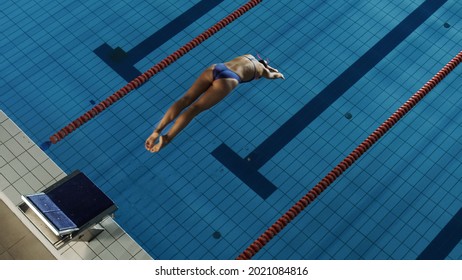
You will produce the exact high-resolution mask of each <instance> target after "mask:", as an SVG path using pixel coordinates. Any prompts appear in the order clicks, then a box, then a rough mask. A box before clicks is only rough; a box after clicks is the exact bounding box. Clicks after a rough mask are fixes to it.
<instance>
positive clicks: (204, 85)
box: [145, 54, 284, 153]
mask: <svg viewBox="0 0 462 280" xmlns="http://www.w3.org/2000/svg"><path fill="white" fill-rule="evenodd" d="M261 77H263V78H266V79H284V75H283V74H281V73H280V72H279V71H278V70H277V69H275V68H273V67H271V66H269V65H268V63H267V62H266V61H265V60H257V59H256V58H255V57H254V56H252V55H250V54H246V55H242V56H238V57H236V58H234V59H233V60H231V61H228V62H225V63H218V64H214V65H212V66H210V67H208V68H207V69H206V70H205V71H204V72H202V74H201V75H200V76H199V78H197V80H196V81H195V82H194V83H193V85H192V86H191V87H190V88H189V90H188V91H187V92H186V93H185V94H184V95H183V97H181V98H180V99H179V100H178V101H176V102H175V103H174V104H173V105H172V106H171V107H170V108H169V109H168V110H167V112H166V113H165V115H164V117H163V118H162V120H161V121H160V122H159V124H158V125H157V127H156V129H154V132H153V133H152V134H151V135H150V136H149V137H148V139H147V140H146V142H145V147H146V149H147V150H148V151H150V152H153V153H155V152H159V151H160V150H161V149H162V148H164V147H165V145H167V144H168V143H170V142H171V141H172V140H173V138H175V136H176V135H178V133H179V132H180V131H181V130H183V129H184V128H185V127H186V126H187V125H188V124H189V122H191V120H192V119H193V118H194V117H195V116H197V115H198V114H200V113H201V112H203V111H205V110H207V109H210V108H211V107H213V106H214V105H215V104H217V103H218V102H220V101H221V100H222V99H223V98H225V97H226V96H227V95H228V94H229V93H230V92H231V91H232V90H233V89H234V88H235V87H237V86H238V85H239V84H240V83H247V82H250V81H253V80H258V79H260V78H261ZM186 108H187V109H186ZM184 109H186V110H185V111H184V112H183V113H182V111H183V110H184ZM175 119H176V120H175ZM173 120H175V123H174V124H173V126H172V127H171V128H170V130H169V131H168V132H167V133H166V134H164V135H161V133H162V130H163V129H164V128H165V127H166V126H167V125H168V124H169V123H171V122H172V121H173ZM156 142H157V143H156Z"/></svg>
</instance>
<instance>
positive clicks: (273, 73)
mask: <svg viewBox="0 0 462 280" xmlns="http://www.w3.org/2000/svg"><path fill="white" fill-rule="evenodd" d="M262 76H263V77H265V78H267V79H283V80H285V77H284V75H283V74H282V73H279V71H278V70H277V69H275V68H273V67H271V66H269V65H268V66H267V67H266V68H265V69H263V75H262Z"/></svg>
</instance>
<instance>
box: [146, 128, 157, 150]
mask: <svg viewBox="0 0 462 280" xmlns="http://www.w3.org/2000/svg"><path fill="white" fill-rule="evenodd" d="M157 138H159V132H157V131H154V132H153V133H152V134H151V135H150V136H149V137H148V139H146V142H145V143H144V147H145V148H146V150H148V151H151V149H152V148H153V146H154V143H155V142H156V141H157Z"/></svg>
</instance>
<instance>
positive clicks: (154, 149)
mask: <svg viewBox="0 0 462 280" xmlns="http://www.w3.org/2000/svg"><path fill="white" fill-rule="evenodd" d="M168 142H169V141H168V137H167V135H162V136H160V137H159V142H158V143H157V144H155V145H154V147H152V149H151V150H150V151H151V153H157V152H158V151H160V150H161V149H162V148H163V147H165V146H166V145H167V144H168Z"/></svg>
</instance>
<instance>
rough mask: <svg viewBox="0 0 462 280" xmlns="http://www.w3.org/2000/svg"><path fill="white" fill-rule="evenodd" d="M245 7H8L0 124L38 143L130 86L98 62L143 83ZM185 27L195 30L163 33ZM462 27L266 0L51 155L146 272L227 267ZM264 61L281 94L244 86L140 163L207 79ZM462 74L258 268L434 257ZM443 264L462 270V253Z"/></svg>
mask: <svg viewBox="0 0 462 280" xmlns="http://www.w3.org/2000/svg"><path fill="white" fill-rule="evenodd" d="M244 3H246V1H237V2H236V1H217V0H202V1H198V0H194V1H180V2H178V1H157V0H156V1H139V0H137V1H123V0H117V1H107V0H103V1H92V0H87V1H83V0H81V1H60V2H56V1H23V0H20V1H11V0H7V1H3V2H2V3H1V4H0V8H1V9H0V15H1V16H0V31H1V34H2V37H1V39H0V40H1V41H0V42H1V44H0V60H1V64H2V67H1V68H0V87H1V88H2V93H1V95H0V102H1V103H0V104H1V105H0V106H1V107H0V109H2V110H4V111H5V112H6V113H7V115H8V116H10V117H11V118H12V119H13V120H14V121H15V122H16V123H17V124H18V125H19V126H20V127H21V128H22V129H23V130H24V131H25V132H26V133H27V134H28V135H30V137H31V138H32V140H34V141H35V142H37V143H45V142H46V141H48V139H49V137H50V136H51V135H52V134H54V133H55V132H56V131H58V130H59V129H61V128H62V127H64V126H65V125H67V124H68V123H69V122H71V121H72V120H74V119H76V118H77V117H79V116H80V115H82V114H83V113H85V112H86V111H88V110H90V109H91V108H92V107H93V106H94V104H95V102H96V103H99V102H100V101H102V100H104V99H105V98H106V97H108V96H109V95H111V94H112V93H114V92H115V91H117V90H118V89H119V88H121V87H122V86H124V85H125V84H126V83H127V81H126V77H124V76H121V75H120V74H119V73H118V72H117V71H116V70H115V69H114V67H111V65H109V64H108V63H107V62H105V61H104V60H103V59H101V58H100V56H99V55H98V51H97V50H101V49H102V47H101V46H107V47H110V48H112V49H116V48H117V47H119V51H120V49H121V50H123V51H124V52H126V53H130V54H131V55H134V56H136V55H138V56H139V57H138V58H139V60H137V62H136V63H134V65H132V68H133V69H135V70H137V71H140V72H143V71H146V70H147V69H149V68H150V67H152V66H153V65H154V64H156V63H158V62H159V61H160V60H162V59H164V58H165V57H166V56H168V55H170V54H171V53H173V52H174V51H176V50H177V49H178V48H179V47H181V46H183V45H184V44H185V43H187V42H188V41H189V40H191V39H192V38H194V37H195V36H197V35H198V34H200V33H202V32H203V31H204V30H206V29H207V28H209V27H210V26H212V25H213V24H215V23H216V22H217V21H219V20H220V19H222V18H223V17H225V16H226V15H228V14H229V13H231V12H233V11H234V10H235V9H236V8H238V7H239V6H241V5H242V4H244ZM194 7H199V8H194ZM207 7H208V8H207ZM180 16H184V17H188V18H189V22H188V24H189V25H188V24H184V23H181V24H184V26H182V28H181V29H180V28H177V27H178V26H177V25H173V24H169V23H171V22H175V19H177V18H178V17H180ZM461 16H462V3H461V2H460V1H457V0H447V1H444V0H427V1H423V0H415V1H414V0H406V1H353V0H351V1H350V0H349V1H333V0H332V1H331V0H329V1H288V0H283V1H270V0H264V1H263V2H262V3H261V4H259V5H258V6H257V7H255V8H253V9H252V10H251V11H249V12H248V13H246V14H244V15H243V16H241V17H240V18H239V19H237V20H236V21H235V22H233V23H231V24H230V25H229V26H227V27H226V28H225V29H223V30H221V31H220V32H218V33H217V34H215V35H214V36H213V37H211V38H209V39H208V40H207V41H205V42H204V43H203V44H201V45H200V46H198V47H197V48H195V49H194V50H192V51H191V52H189V53H188V54H187V55H185V56H184V57H182V58H181V59H179V60H178V61H176V62H175V63H173V64H171V65H170V66H169V67H168V68H166V69H165V70H164V71H162V72H161V73H159V74H158V75H156V76H154V77H153V78H152V79H151V80H150V81H149V82H148V83H146V84H145V85H143V86H142V87H140V88H139V89H137V90H136V91H134V92H132V93H130V94H129V95H127V96H126V97H125V98H124V99H122V100H121V101H119V102H118V103H116V104H114V105H113V106H111V107H110V108H109V109H108V110H106V111H105V112H103V113H102V114H100V115H98V116H97V117H96V118H95V119H93V120H91V121H90V122H88V123H87V124H85V125H84V126H82V127H81V128H79V129H78V130H77V131H75V132H73V133H72V134H70V135H69V136H68V137H67V138H66V139H64V140H63V141H61V142H59V143H57V144H55V145H52V146H51V147H49V148H48V149H47V150H46V153H47V154H48V155H49V156H50V157H51V158H52V159H53V160H54V161H55V162H56V163H57V164H58V165H59V166H60V167H61V168H62V169H63V170H64V171H65V172H66V173H70V172H71V171H72V170H75V169H80V170H82V171H84V172H85V173H86V174H87V175H88V176H89V177H90V178H91V179H92V180H93V181H94V182H95V183H96V184H97V185H99V186H100V187H101V188H102V189H103V190H104V191H105V192H106V193H107V194H108V195H109V196H110V197H111V198H112V199H113V200H115V201H116V203H117V205H118V206H119V209H120V210H119V213H118V217H117V222H118V223H119V224H120V225H122V227H123V228H124V229H125V230H126V231H127V232H128V233H129V234H130V235H131V236H133V237H134V238H135V239H136V241H137V242H138V243H140V244H141V245H142V246H143V248H144V249H145V250H146V251H148V252H149V254H150V255H151V256H152V257H153V258H156V259H233V258H235V257H236V256H237V255H239V254H240V253H241V252H242V251H243V250H244V249H245V248H246V247H247V246H248V245H249V244H250V243H251V242H252V241H253V240H254V239H255V238H257V237H258V236H259V235H260V234H261V233H262V232H263V231H264V230H266V228H267V227H268V226H270V225H271V224H272V223H273V222H274V221H276V220H277V219H278V218H279V216H280V215H282V214H283V213H285V211H286V210H287V209H288V208H289V207H291V206H292V204H293V203H294V202H296V201H298V199H299V198H300V197H301V196H302V195H304V194H305V193H306V192H307V191H308V190H309V189H311V188H312V187H313V186H314V185H315V184H316V183H317V182H318V181H319V180H320V179H321V178H322V177H324V175H325V174H326V173H327V172H329V171H330V170H331V168H332V167H334V166H335V165H336V164H337V163H338V162H339V161H340V160H342V159H343V157H345V156H346V155H347V154H348V153H349V152H350V151H351V150H352V149H353V148H354V147H356V145H358V144H359V143H360V142H361V141H362V140H363V139H364V138H366V137H367V136H368V135H369V134H370V133H371V132H373V131H374V129H375V128H376V127H377V126H378V125H379V124H380V123H382V122H383V121H384V120H385V119H386V118H388V116H389V115H390V114H391V113H392V112H394V111H395V110H396V109H397V108H398V107H399V106H400V105H401V104H402V103H403V102H405V101H406V100H407V99H408V98H409V97H410V96H411V95H412V94H413V93H414V92H415V91H416V90H417V89H419V88H420V87H421V86H422V85H423V84H424V83H425V82H426V81H427V80H429V79H430V78H431V77H432V76H433V75H434V74H435V73H436V72H437V71H438V70H439V69H440V68H441V67H442V66H443V65H444V64H445V63H446V62H447V61H449V60H450V59H451V58H452V57H453V56H455V55H456V54H457V53H458V52H459V51H460V50H461V42H462V35H461V34H462V33H461V31H462V20H461ZM191 18H192V20H191ZM176 23H178V21H176ZM178 24H180V23H178ZM166 26H167V27H166ZM162 28H164V32H161V31H162ZM165 28H167V30H166V31H165ZM156 32H157V33H156ZM154 35H156V36H154ZM148 38H156V39H155V40H153V42H151V43H150V44H147V43H146V42H147V41H148ZM149 48H151V49H149ZM103 49H104V48H103ZM106 50H107V48H106ZM256 52H259V53H261V54H262V55H263V56H267V57H269V58H270V61H271V64H273V65H274V66H275V67H277V68H278V69H279V70H280V71H281V72H283V73H284V74H285V76H286V78H287V79H286V80H284V81H280V80H278V81H267V80H261V81H256V82H254V83H249V84H244V85H241V86H239V87H238V88H237V90H236V91H235V92H233V93H232V94H231V95H229V96H228V97H227V98H226V99H225V100H224V101H223V102H221V103H220V104H218V105H217V106H215V107H214V108H212V109H211V110H209V111H207V112H205V113H203V114H202V115H200V116H199V117H198V118H197V119H196V120H195V121H193V122H192V123H191V124H190V125H189V126H188V127H187V129H186V130H185V131H184V132H182V133H181V134H180V135H179V136H178V137H177V138H176V139H175V140H174V142H173V143H171V144H170V145H169V146H168V147H167V148H166V149H165V150H163V151H162V152H161V153H159V154H155V155H153V154H150V153H148V152H146V151H145V150H144V146H143V145H144V141H145V139H146V137H147V136H148V135H149V134H150V133H151V131H152V129H153V127H154V125H155V124H156V122H158V121H159V120H160V118H161V117H162V115H163V113H164V112H165V111H166V110H167V109H168V107H169V106H170V104H171V103H172V102H174V101H175V100H176V99H178V98H179V97H180V96H181V95H182V94H183V93H184V92H185V90H187V88H188V87H189V86H190V85H191V84H192V82H193V81H194V79H195V78H196V77H197V76H198V75H199V73H200V72H201V71H202V70H203V69H204V68H205V67H207V66H208V65H210V64H213V63H217V62H222V61H226V60H229V59H231V58H233V57H235V56H237V55H241V54H245V53H256ZM119 54H120V52H119ZM138 58H137V59H138ZM130 69H131V68H130ZM133 69H132V70H133ZM461 69H462V68H460V67H459V68H457V69H456V70H455V71H454V72H453V73H451V74H450V75H449V76H448V77H447V78H446V79H445V80H444V81H443V82H442V83H441V84H440V85H439V86H438V87H437V88H435V89H434V90H433V91H432V92H431V93H430V94H429V95H428V96H427V97H426V98H425V99H424V100H423V101H421V102H420V104H418V105H417V106H416V108H414V109H413V110H412V111H411V112H410V113H409V114H408V115H407V116H406V117H405V118H404V119H403V120H402V121H401V122H399V123H398V124H397V125H396V126H395V127H394V128H393V129H392V130H391V131H390V132H389V133H388V134H387V135H385V137H383V139H381V140H380V141H379V142H378V143H377V144H376V145H375V146H374V147H373V148H372V149H371V150H370V151H368V153H367V154H366V155H364V156H363V157H362V158H361V159H360V160H359V161H358V162H356V163H355V165H354V166H353V167H352V168H351V169H349V170H348V171H347V172H345V173H344V174H343V175H342V177H341V178H339V179H338V180H337V181H336V182H335V183H334V184H333V185H332V186H331V188H330V189H328V190H327V191H326V192H325V193H323V194H322V196H320V197H319V198H318V199H317V200H316V202H315V203H313V204H312V205H310V206H309V207H308V209H306V210H305V211H304V213H303V214H301V215H300V216H299V217H297V219H296V220H295V221H293V222H292V223H291V224H290V225H289V226H288V227H287V228H286V229H284V231H283V232H282V233H281V234H280V235H278V236H277V237H276V238H275V239H274V240H272V241H271V242H270V243H269V244H268V245H267V246H265V248H264V249H263V250H262V251H261V252H259V253H258V254H257V255H256V257H255V258H257V259H416V258H417V257H418V256H419V255H420V254H421V253H422V252H423V251H424V250H425V249H426V248H427V247H429V246H430V245H435V244H436V245H438V239H437V238H436V237H437V236H438V235H439V234H440V233H444V234H448V233H446V232H447V231H446V230H445V229H448V228H450V229H452V228H453V227H451V225H453V224H454V222H453V221H457V219H459V220H460V215H462V214H458V213H460V209H461V207H462V196H461V195H462V182H461V175H460V174H462V170H461V169H462V165H461V160H460V159H461V158H462V154H461V152H462V141H461V140H460V139H461V136H462V129H461V123H462V116H461V109H462V98H461V94H460V89H461V88H462V79H461V73H462V70H461ZM132 70H130V71H132ZM297 115H303V116H304V118H302V120H300V119H294V116H297ZM278 131H282V132H278ZM45 146H46V145H44V146H43V147H45ZM231 155H232V156H233V157H231ZM233 158H234V159H240V161H237V162H240V163H239V164H238V165H237V169H236V170H231V169H230V159H233ZM249 159H250V161H249ZM249 168H250V169H249ZM248 170H254V171H255V172H253V173H252V172H247V171H248ZM239 172H241V173H245V174H247V175H246V176H248V177H245V176H242V174H240V173H239ZM249 174H250V175H249ZM249 179H250V180H253V179H255V180H254V181H256V182H257V183H256V184H252V183H249ZM263 183H264V184H263ZM267 187H273V188H274V192H271V193H269V195H268V196H267V197H265V195H262V193H261V190H262V189H263V190H267ZM455 228H457V227H455ZM460 234H461V230H457V229H452V230H451V231H449V235H451V236H460ZM435 242H436V243H435ZM446 251H447V252H446V253H444V252H443V255H444V258H446V259H462V243H461V241H460V239H459V241H458V242H455V243H454V244H453V246H452V247H451V248H448V249H447V250H446ZM437 253H441V252H433V253H432V254H431V255H432V256H434V257H436V256H437Z"/></svg>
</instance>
